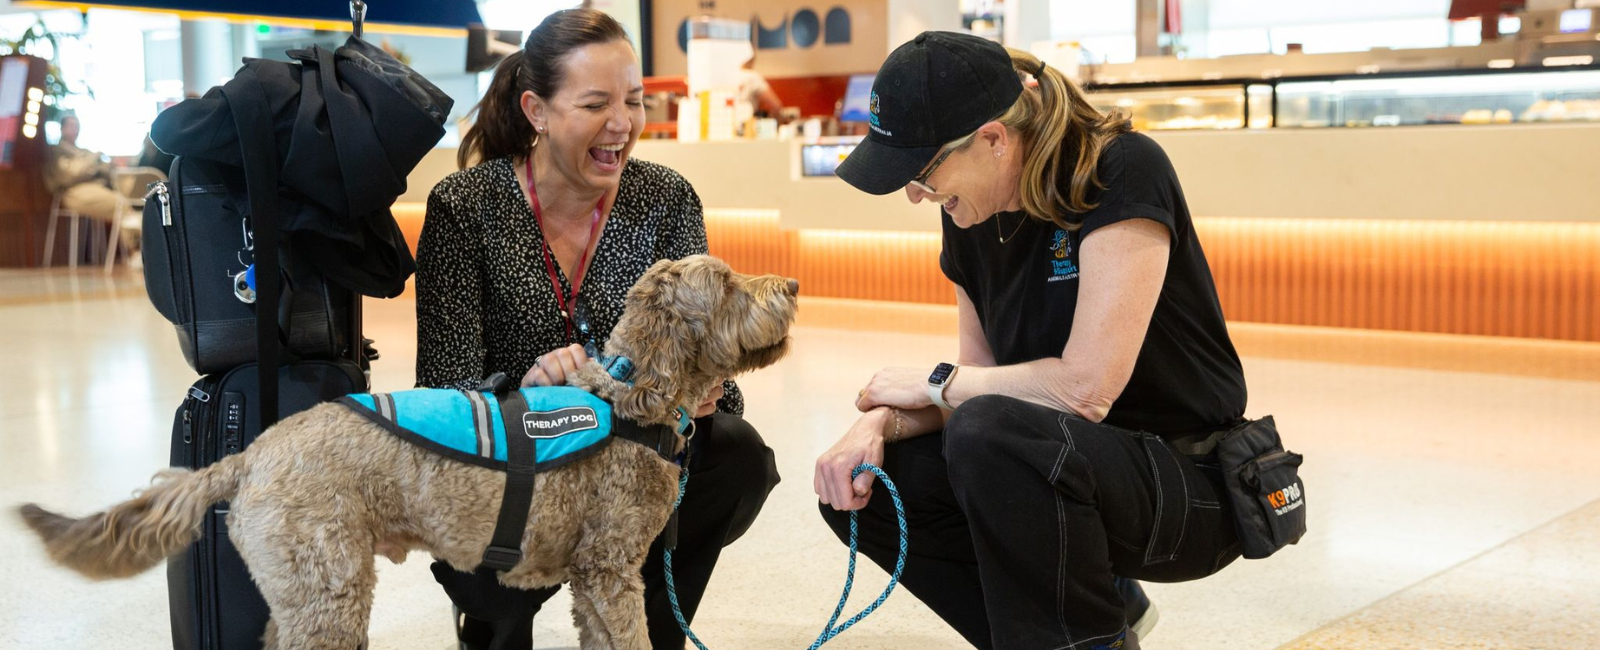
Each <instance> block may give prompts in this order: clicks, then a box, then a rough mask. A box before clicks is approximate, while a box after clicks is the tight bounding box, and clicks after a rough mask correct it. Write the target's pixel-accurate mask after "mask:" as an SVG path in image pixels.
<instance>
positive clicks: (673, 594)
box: [662, 463, 909, 650]
mask: <svg viewBox="0 0 1600 650" xmlns="http://www.w3.org/2000/svg"><path fill="white" fill-rule="evenodd" d="M862 472H872V473H873V474H874V475H876V476H877V477H878V480H880V481H883V486H884V487H886V488H888V489H889V498H891V499H893V500H894V515H895V519H896V520H897V522H898V523H899V524H900V555H899V556H898V557H897V558H896V559H895V563H894V573H893V574H891V575H890V576H889V586H887V587H885V588H884V589H883V594H882V595H879V596H878V599H877V600H875V601H872V604H871V605H868V606H867V607H866V609H863V610H861V613H859V614H856V615H855V616H852V617H850V620H848V621H845V622H844V623H843V624H841V625H839V626H838V627H834V625H833V624H834V623H835V622H837V621H838V620H839V614H840V613H842V612H844V605H845V601H847V600H849V599H850V587H851V586H852V585H854V584H855V580H856V512H855V511H853V510H852V511H851V512H850V569H849V571H848V572H846V573H845V577H844V594H843V595H841V596H839V606H838V607H835V608H833V616H832V617H831V618H829V619H828V624H827V625H825V626H823V629H822V635H821V636H818V637H817V640H816V641H815V642H813V643H812V644H811V647H810V648H809V649H808V650H817V648H819V647H821V646H822V644H824V643H827V642H828V641H830V640H832V639H833V638H834V637H836V636H839V635H840V634H841V633H843V632H844V631H845V630H848V629H850V626H852V625H855V624H856V623H859V622H861V620H862V619H864V618H866V617H867V615H868V614H871V613H872V612H873V610H875V609H877V608H878V606H879V605H882V604H883V601H885V600H888V599H889V594H891V593H893V592H894V587H895V585H896V584H899V582H900V574H901V573H902V572H903V571H904V570H905V568H906V545H907V538H908V536H909V535H908V533H907V531H906V509H905V505H904V504H902V503H901V502H900V490H898V489H896V488H895V486H894V481H891V480H889V475H888V474H885V473H884V472H883V470H881V469H879V468H877V467H876V466H874V465H872V464H871V463H862V464H860V465H858V466H856V468H855V469H854V470H853V471H851V472H850V479H851V480H852V481H853V480H855V478H856V477H857V476H859V475H860V474H861V473H862ZM688 488H689V468H688V467H687V466H686V467H684V468H683V473H682V475H680V477H679V478H678V499H677V501H674V502H673V503H672V510H673V511H674V512H676V511H677V510H678V506H679V505H682V504H683V493H684V492H685V491H686V490H688ZM662 564H663V565H664V568H665V570H666V578H667V599H668V600H670V601H672V615H673V616H674V617H676V618H677V619H678V627H681V628H683V633H684V635H685V636H687V637H689V640H690V641H693V642H694V646H695V647H696V648H698V649H699V650H708V649H707V648H706V645H705V644H704V643H701V642H700V639H699V637H696V636H695V635H694V631H692V630H690V629H689V622H688V621H686V620H684V618H683V610H682V609H679V607H678V588H677V587H676V586H674V585H673V584H672V549H670V548H667V549H663V550H662Z"/></svg>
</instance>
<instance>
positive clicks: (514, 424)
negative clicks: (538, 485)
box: [479, 390, 538, 571]
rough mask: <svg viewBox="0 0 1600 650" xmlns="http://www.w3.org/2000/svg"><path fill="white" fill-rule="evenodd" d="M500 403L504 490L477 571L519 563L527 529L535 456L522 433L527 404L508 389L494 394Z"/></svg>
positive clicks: (507, 568)
mask: <svg viewBox="0 0 1600 650" xmlns="http://www.w3.org/2000/svg"><path fill="white" fill-rule="evenodd" d="M496 397H498V398H499V400H500V417H501V419H502V421H504V422H505V427H506V490H505V494H504V496H502V497H501V499H500V518H499V519H498V520H496V521H495V524H494V536H493V537H491V538H490V539H489V548H487V549H485V550H484V551H483V563H482V564H480V565H479V568H488V569H494V570H495V571H510V570H511V567H514V566H516V565H517V563H518V562H521V561H522V534H523V532H524V531H525V530H527V528H528V515H529V513H530V511H531V510H532V508H533V484H534V477H535V473H536V468H537V467H538V465H537V458H536V457H537V453H536V452H535V449H534V441H533V439H532V438H529V437H528V436H527V434H526V433H524V432H523V430H522V415H523V414H524V413H527V412H528V401H527V400H526V399H523V397H522V391H519V390H508V391H503V392H500V393H499V394H497V395H496Z"/></svg>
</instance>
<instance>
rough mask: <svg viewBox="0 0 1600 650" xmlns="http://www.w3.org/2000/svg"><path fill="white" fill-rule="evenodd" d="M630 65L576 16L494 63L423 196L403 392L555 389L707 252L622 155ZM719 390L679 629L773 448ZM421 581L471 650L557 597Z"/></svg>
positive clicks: (634, 137)
mask: <svg viewBox="0 0 1600 650" xmlns="http://www.w3.org/2000/svg"><path fill="white" fill-rule="evenodd" d="M643 94H644V88H643V85H642V78H641V76H640V68H639V59H638V57H637V55H636V54H635V53H634V51H633V47H632V46H631V45H630V44H629V42H628V38H627V35H626V34H625V33H624V32H623V29H622V26H621V25H620V24H618V23H617V22H616V20H614V19H612V18H611V17H610V16H607V15H606V14H604V13H601V12H598V11H592V10H584V9H575V10H570V11H559V12H556V13H554V14H552V15H551V16H550V17H548V18H546V19H545V20H544V22H543V23H541V24H540V25H539V27H538V28H536V29H534V30H533V33H532V34H530V35H529V36H528V41H527V43H526V44H525V45H524V46H523V49H522V50H521V51H519V52H518V53H516V54H513V55H511V56H509V57H507V58H506V59H505V60H504V61H503V62H501V63H500V65H499V67H497V68H496V69H495V72H494V80H493V82H492V83H491V84H490V88H489V91H488V92H487V93H486V94H485V95H484V97H483V101H482V102H481V103H480V104H479V105H478V114H479V118H478V122H477V124H476V125H475V126H474V127H473V128H472V130H471V131H469V132H468V133H467V135H466V136H465V137H464V138H463V139H462V143H461V151H460V154H459V157H458V162H459V163H460V164H461V165H462V166H463V167H465V166H466V165H467V164H468V163H469V162H472V161H482V162H481V163H479V164H477V165H476V166H473V167H470V168H467V169H464V170H462V171H459V172H456V173H455V174H452V175H450V176H449V177H448V178H446V179H444V180H443V181H441V182H440V183H439V184H438V186H436V187H435V188H434V189H433V193H432V194H431V195H430V196H429V197H428V213H427V219H426V221H425V222H424V225H423V230H422V240H421V242H420V243H419V244H418V246H417V264H418V267H419V268H418V271H417V385H418V386H423V387H451V388H471V387H473V386H475V385H477V384H478V382H479V381H480V380H482V379H483V378H484V377H487V376H489V375H491V374H494V373H496V372H503V373H505V374H507V375H509V376H512V377H522V378H523V380H522V383H523V385H525V386H531V385H553V384H554V385H559V384H562V383H565V379H566V375H567V373H570V372H573V371H574V370H575V369H577V368H578V366H579V365H581V364H583V363H585V362H586V361H587V359H588V357H587V356H586V354H585V352H584V345H585V344H592V345H593V346H595V347H596V348H599V347H604V345H605V340H606V338H607V337H608V336H610V334H611V329H612V328H613V327H614V326H615V325H616V323H617V319H618V318H619V317H620V316H621V315H622V306H623V296H624V295H625V294H626V293H627V291H628V289H629V288H630V287H632V286H633V284H634V282H636V281H637V280H638V279H639V277H640V276H641V275H643V274H644V271H645V269H647V268H649V267H650V265H651V264H652V263H654V262H656V261H657V260H661V259H678V258H682V257H686V256H688V255H693V254H697V253H705V252H706V233H705V222H704V219H703V215H702V213H701V207H700V198H699V197H698V196H697V195H696V194H695V192H694V188H693V187H690V185H689V183H688V182H687V181H685V180H684V179H683V177H682V176H679V175H678V174H677V172H674V171H672V170H671V169H667V168H666V167H662V166H660V165H656V164H653V163H649V162H644V161H641V160H634V159H632V158H631V157H630V155H629V154H630V153H631V152H632V150H633V146H634V144H635V143H637V142H638V140H639V134H640V132H641V131H642V130H643V128H644V105H643ZM743 411H744V404H743V400H742V399H741V397H740V394H739V389H738V387H737V386H735V385H734V384H733V383H732V382H727V383H726V384H725V385H724V387H723V388H722V389H718V390H715V391H713V393H712V394H711V395H708V396H707V398H706V401H705V403H704V404H702V405H701V407H700V410H699V412H698V413H696V414H695V415H696V418H697V420H696V427H697V430H698V431H699V432H700V433H699V434H698V435H696V436H694V439H693V441H692V442H691V445H690V469H691V474H692V476H693V478H692V479H691V485H690V486H689V490H688V496H687V497H686V499H685V501H684V504H683V509H682V515H681V521H680V522H679V531H678V547H677V550H676V551H675V553H674V554H675V556H676V559H677V560H676V562H675V565H676V566H675V571H674V573H675V577H676V579H677V580H676V583H677V587H678V595H679V596H680V599H679V601H680V603H681V604H682V605H683V612H684V614H685V616H687V617H689V618H690V619H692V618H693V617H694V611H695V609H696V607H697V606H698V605H699V602H700V597H701V595H702V594H703V593H704V592H705V588H706V584H707V583H708V582H709V581H710V579H711V571H712V568H713V567H715V565H716V562H717V558H718V556H719V555H720V553H721V551H722V548H723V547H724V546H726V545H727V544H730V543H732V542H733V541H734V540H736V539H738V538H739V537H740V536H741V535H743V534H744V531H745V530H747V529H748V528H749V527H750V524H751V523H752V522H753V521H754V520H755V517H756V514H757V513H758V512H759V511H760V510H761V506H762V504H763V503H764V502H765V501H766V498H767V494H768V493H769V492H770V491H771V490H772V487H773V486H774V485H776V484H777V482H778V474H777V470H776V468H775V467H774V465H773V456H772V450H771V449H769V448H768V447H767V446H766V444H765V443H763V442H762V440H761V436H760V435H759V434H757V433H756V431H755V430H754V429H752V428H751V427H750V425H749V424H747V423H746V422H745V421H744V420H743V418H741V417H740V416H741V415H742V413H743ZM660 546H661V542H660V540H657V541H656V543H655V544H654V545H653V546H652V547H651V550H650V555H649V559H648V560H647V561H646V562H645V565H644V570H643V571H644V582H645V602H646V605H645V607H646V613H647V615H648V618H649V629H650V640H651V644H652V646H654V647H656V648H674V649H681V648H682V647H683V645H684V636H683V633H682V632H681V631H680V630H679V628H678V625H677V622H676V620H675V619H674V618H673V614H672V609H671V605H670V603H669V602H668V599H667V594H666V591H665V590H664V581H663V577H662V567H661V548H660ZM433 572H434V576H435V577H436V578H438V580H439V582H440V583H441V584H443V585H444V588H445V591H446V592H447V593H449V595H450V598H451V599H452V600H453V601H455V603H456V605H457V606H458V607H459V608H460V609H461V611H462V612H463V613H464V614H465V618H464V620H463V623H462V627H461V629H460V630H459V632H460V637H461V640H462V642H463V644H464V645H465V646H467V647H470V648H494V649H497V650H499V649H505V650H510V649H514V648H531V647H532V628H533V625H532V620H533V615H534V613H535V612H537V611H539V608H540V607H541V606H542V605H543V604H544V602H545V601H546V600H548V599H549V598H550V597H551V596H552V595H554V594H555V593H556V591H557V589H558V588H557V587H552V588H549V589H543V590H535V591H521V590H516V589H510V588H507V587H504V586H502V585H500V584H499V581H498V580H497V578H496V576H495V574H494V572H493V571H488V570H479V571H478V572H477V573H471V574H469V573H461V572H458V571H455V570H454V569H452V568H450V567H449V566H448V565H445V564H444V563H442V562H436V563H434V566H433Z"/></svg>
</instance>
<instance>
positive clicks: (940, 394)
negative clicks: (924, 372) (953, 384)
mask: <svg viewBox="0 0 1600 650" xmlns="http://www.w3.org/2000/svg"><path fill="white" fill-rule="evenodd" d="M960 369H961V366H958V365H955V364H953V363H941V364H939V365H937V366H934V368H933V374H931V375H928V399H930V400H933V403H934V404H935V405H936V406H938V407H939V408H942V409H945V410H947V411H948V410H951V409H954V408H955V407H954V406H951V405H950V403H949V402H946V401H944V387H945V386H949V385H950V380H952V379H955V378H956V371H957V370H960Z"/></svg>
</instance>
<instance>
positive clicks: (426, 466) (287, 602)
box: [20, 256, 798, 650]
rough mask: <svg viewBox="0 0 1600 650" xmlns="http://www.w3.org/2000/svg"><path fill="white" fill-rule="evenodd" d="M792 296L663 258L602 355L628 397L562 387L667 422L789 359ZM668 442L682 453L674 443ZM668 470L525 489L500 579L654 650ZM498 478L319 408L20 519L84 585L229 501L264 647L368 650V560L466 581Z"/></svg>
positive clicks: (581, 623)
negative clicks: (553, 596) (513, 548)
mask: <svg viewBox="0 0 1600 650" xmlns="http://www.w3.org/2000/svg"><path fill="white" fill-rule="evenodd" d="M797 291H798V286H797V283H795V282H794V281H793V280H787V279H785V278H779V277H776V276H761V277H751V276H744V275H740V274H737V273H734V272H733V271H732V270H731V269H729V268H728V266H727V265H726V264H724V263H722V262H721V261H720V260H717V259H715V258H712V257H707V256H695V257H690V258H686V259H683V260H678V261H662V262H658V263H656V264H655V265H654V266H652V267H651V268H650V270H649V271H647V272H646V273H645V275H644V277H643V278H642V279H640V281H639V283H638V284H637V285H636V286H634V287H633V289H632V290H630V291H629V293H628V297H627V303H626V310H625V311H624V314H623V317H622V319H621V321H620V322H619V323H618V324H617V327H616V329H615V330H614V332H613V333H612V336H611V340H610V341H609V342H608V343H607V345H606V352H607V353H608V354H612V355H618V354H620V355H626V356H628V357H629V358H631V359H632V360H633V361H634V365H635V383H634V384H633V385H632V386H629V385H627V384H624V383H621V382H618V381H616V380H615V379H612V378H611V376H610V375H608V374H606V372H605V371H604V370H603V369H602V368H600V366H599V365H598V364H594V363H591V364H588V365H587V366H586V367H584V368H582V369H580V371H579V372H578V373H577V375H576V376H575V377H573V378H571V380H570V381H569V383H570V384H571V385H574V386H578V387H581V388H584V389H586V390H589V391H591V392H593V393H594V394H596V395H598V396H600V397H601V398H604V399H607V400H609V401H611V402H612V403H613V404H615V410H616V413H617V415H618V416H619V417H624V418H628V419H631V420H634V421H637V422H640V423H644V424H672V423H676V422H677V415H676V412H675V409H677V408H679V407H688V408H692V407H693V406H694V405H695V404H698V403H699V402H700V400H701V398H702V397H703V396H704V395H706V394H707V392H708V391H709V390H711V388H712V387H713V386H714V385H715V384H716V383H717V382H720V381H721V380H722V378H724V377H731V376H734V375H737V374H740V373H743V372H746V371H749V370H754V369H757V368H760V367H763V366H766V365H768V364H771V363H773V362H775V361H777V360H778V359H779V358H781V357H782V356H783V353H784V352H785V351H787V347H788V329H789V325H790V324H791V323H792V322H793V320H794V312H795V294H796V293H797ZM680 444H681V441H680ZM677 473H678V470H677V467H676V466H675V465H673V464H672V463H670V462H667V461H665V460H662V459H661V457H660V456H658V455H656V453H655V452H654V451H652V450H650V449H647V448H645V447H643V446H640V445H634V444H627V443H622V442H617V443H613V444H610V445H607V446H606V447H605V448H604V449H603V450H602V451H600V452H599V453H597V454H595V455H594V456H591V457H589V458H587V459H585V460H582V461H579V462H576V463H572V464H570V465H566V466H564V467H561V468H559V469H555V470H552V471H550V472H545V473H541V474H539V475H538V477H537V480H536V486H535V492H534V494H535V498H534V502H533V506H532V512H531V513H530V516H529V517H528V521H529V525H528V529H527V530H526V531H525V533H524V535H523V540H522V552H523V559H522V561H521V562H520V563H518V564H517V565H516V566H515V567H513V568H512V569H511V570H510V571H506V572H503V573H501V574H500V581H501V582H502V583H504V584H506V585H508V586H512V587H518V588H524V589H531V588H537V587H547V586H551V585H555V584H559V583H562V582H568V583H570V584H571V586H572V591H573V618H574V620H575V621H576V623H577V625H578V628H579V637H580V641H581V645H582V647H583V648H584V649H585V650H590V649H599V648H619V649H627V650H643V649H645V648H648V647H649V640H648V638H647V636H646V633H645V621H644V585H643V581H642V580H641V579H640V576H639V568H640V566H641V565H642V564H643V563H644V559H645V553H646V551H647V550H648V549H649V546H650V542H651V540H653V539H654V538H655V537H656V535H657V533H659V532H660V530H661V529H662V527H663V526H664V525H665V524H666V521H667V517H668V515H670V511H671V507H672V501H673V499H674V498H676V496H677ZM505 480H506V475H505V474H504V473H503V472H499V471H495V470H490V469H485V468H482V467H477V466H473V465H468V464H464V463H459V462H455V461H452V460H449V459H446V458H444V457H442V456H439V455H436V454H433V453H430V452H428V451H426V450H424V449H422V448H421V447H418V446H416V445H413V444H410V443H407V442H405V441H402V440H400V439H399V438H396V437H395V436H393V435H392V434H390V433H388V432H387V431H385V430H384V429H382V428H381V427H379V426H378V425H376V424H373V423H372V422H371V421H370V420H367V419H366V418H365V417H363V416H361V415H358V414H356V413H355V412H353V411H351V410H350V409H348V408H345V407H343V406H340V405H337V404H323V405H320V406H317V407H315V408H312V409H310V410H308V411H305V412H302V413H299V414H296V415H294V416H292V417H289V418H286V419H284V420H283V421H282V422H280V423H278V424H277V425H276V426H274V427H272V428H271V429H269V430H267V431H266V432H264V433H262V435H261V436H260V437H259V438H258V439H257V440H256V442H255V444H253V445H251V446H250V447H249V448H248V449H246V450H245V451H244V452H243V453H241V454H237V455H234V456H229V457H228V458H225V459H223V460H222V461H220V462H218V463H215V464H213V465H211V466H209V467H206V468H205V469H202V470H199V471H196V472H189V471H186V470H168V471H164V472H161V473H160V474H158V475H157V479H156V482H155V483H154V485H153V486H152V487H150V488H149V489H147V490H145V491H144V492H143V493H142V494H140V495H138V496H137V497H136V498H134V499H132V500H130V501H127V502H124V503H121V504H118V505H116V506H114V507H112V508H111V509H110V510H107V511H106V512H102V513H99V514H95V515H91V516H89V517H85V518H82V519H72V518H69V517H64V516H61V515H57V514H54V513H51V512H48V511H46V510H44V509H42V508H39V507H38V506H36V505H33V504H28V505H25V506H22V508H21V509H20V512H21V514H22V517H23V519H24V520H25V521H26V522H27V524H28V526H29V527H31V528H32V529H33V530H34V531H35V532H36V533H38V534H39V536H40V537H41V538H42V539H43V540H44V542H45V546H46V548H47V549H48V551H49V554H50V557H51V559H52V560H55V561H56V562H58V563H60V564H62V565H64V566H67V567H69V568H71V569H73V570H75V571H78V572H79V573H82V574H84V575H87V576H90V577H92V578H121V577H127V576H131V575H134V574H136V573H139V572H141V571H144V570H146V569H149V568H150V567H152V566H154V565H155V564H157V563H159V562H160V561H161V560H162V559H164V558H166V557H167V556H170V555H172V554H174V553H177V552H178V551H181V550H182V549H183V548H184V547H185V546H187V545H188V544H190V543H191V542H193V541H194V540H195V539H196V538H197V537H198V536H199V531H200V522H201V519H202V517H203V516H204V514H205V511H206V508H208V507H209V506H210V505H211V504H212V503H215V502H217V501H222V500H228V501H231V512H230V514H229V515H228V529H229V537H230V539H232V540H233V543H234V545H235V546H236V547H238V549H239V553H240V555H241V556H242V557H243V558H244V560H245V563H246V564H247V565H249V567H250V573H251V577H252V578H253V579H254V580H255V582H256V584H257V585H258V586H259V587H260V588H261V592H262V595H263V596H265V597H266V600H267V603H268V605H269V606H270V607H271V609H272V622H271V623H270V624H269V625H268V629H267V634H266V636H265V638H264V641H265V643H266V645H267V647H268V648H340V649H348V648H356V647H360V646H361V645H362V644H363V643H364V642H365V639H366V631H367V623H368V617H369V615H370V612H371V607H372V593H373V588H374V586H375V585H376V583H377V575H376V573H375V569H374V555H376V554H381V555H384V556H386V557H388V558H390V559H391V560H395V561H399V560H403V559H404V554H405V552H406V551H411V550H421V551H426V552H428V553H431V554H433V555H434V556H435V557H437V558H439V559H442V560H444V561H446V562H448V563H449V564H450V565H451V566H454V567H455V568H457V569H459V570H462V571H471V570H473V569H474V568H475V567H476V566H477V565H478V563H479V562H480V560H481V559H482V557H483V551H484V548H485V547H487V546H488V544H489V539H490V536H491V535H492V533H493V532H494V524H495V521H496V518H497V515H498V513H499V508H500V497H501V494H502V491H503V490H504V488H505Z"/></svg>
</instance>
